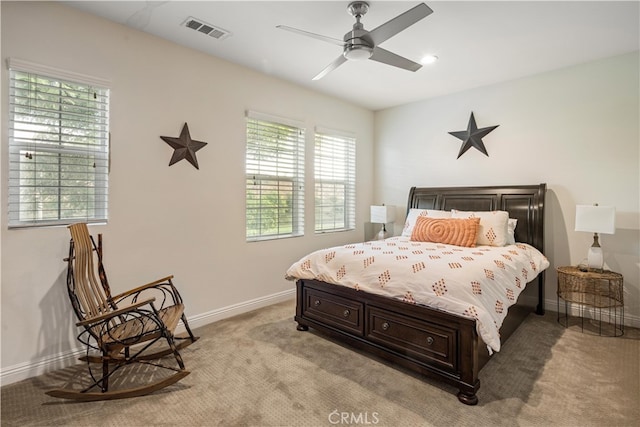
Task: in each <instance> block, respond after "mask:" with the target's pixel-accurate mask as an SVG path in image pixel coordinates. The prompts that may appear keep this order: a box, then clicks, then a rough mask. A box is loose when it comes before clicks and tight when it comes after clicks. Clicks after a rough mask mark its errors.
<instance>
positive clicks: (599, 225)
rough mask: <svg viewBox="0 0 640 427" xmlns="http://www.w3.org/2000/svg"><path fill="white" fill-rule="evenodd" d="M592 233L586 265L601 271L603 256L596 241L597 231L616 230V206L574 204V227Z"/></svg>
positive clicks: (611, 231)
mask: <svg viewBox="0 0 640 427" xmlns="http://www.w3.org/2000/svg"><path fill="white" fill-rule="evenodd" d="M575 231H587V232H590V233H593V245H591V247H590V248H589V253H588V255H587V265H588V266H589V268H590V269H594V270H597V271H602V266H603V265H604V256H603V254H602V248H601V247H600V243H599V242H598V233H603V234H614V233H615V231H616V208H615V207H613V206H598V204H597V203H596V204H595V205H576V229H575Z"/></svg>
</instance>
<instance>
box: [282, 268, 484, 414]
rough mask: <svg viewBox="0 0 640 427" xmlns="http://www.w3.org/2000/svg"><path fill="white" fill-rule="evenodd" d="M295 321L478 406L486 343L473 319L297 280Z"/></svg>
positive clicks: (337, 287) (340, 287)
mask: <svg viewBox="0 0 640 427" xmlns="http://www.w3.org/2000/svg"><path fill="white" fill-rule="evenodd" d="M295 320H296V321H297V322H298V329H299V330H306V329H308V328H309V327H312V328H314V329H316V330H318V331H320V332H322V333H324V334H326V335H329V336H331V337H333V338H337V339H339V340H341V341H343V342H345V343H347V344H349V345H351V346H353V347H355V348H358V349H361V350H365V351H367V352H369V353H371V354H374V355H376V356H378V357H381V358H383V359H385V360H388V361H391V362H393V363H395V364H397V365H399V366H403V367H405V368H408V369H410V370H412V371H415V372H418V373H420V374H423V375H426V376H428V377H432V378H437V379H439V380H443V381H446V382H448V383H450V384H452V385H454V386H457V387H458V389H459V390H460V392H459V393H458V399H460V401H461V402H463V403H466V404H468V405H475V404H476V403H477V402H478V398H477V397H476V392H477V391H478V389H479V388H480V381H479V380H478V372H479V370H480V365H479V363H478V352H479V349H478V347H479V345H478V344H479V343H480V342H482V340H481V339H480V338H479V337H478V334H477V332H476V324H475V321H474V320H472V319H467V318H464V317H460V316H454V315H451V314H449V313H446V312H443V311H440V310H436V309H432V308H429V307H425V306H419V305H414V304H408V303H404V302H402V301H398V300H392V299H389V298H385V297H381V296H378V295H373V294H368V293H365V292H361V291H356V290H353V289H349V288H345V287H342V286H336V285H332V284H328V283H324V282H319V281H316V280H298V281H297V307H296V316H295ZM484 351H485V352H486V349H485V350H484Z"/></svg>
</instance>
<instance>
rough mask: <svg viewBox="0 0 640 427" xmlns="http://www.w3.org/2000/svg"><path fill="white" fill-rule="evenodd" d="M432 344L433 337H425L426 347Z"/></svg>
mask: <svg viewBox="0 0 640 427" xmlns="http://www.w3.org/2000/svg"><path fill="white" fill-rule="evenodd" d="M431 344H433V337H427V345H431Z"/></svg>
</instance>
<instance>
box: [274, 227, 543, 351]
mask: <svg viewBox="0 0 640 427" xmlns="http://www.w3.org/2000/svg"><path fill="white" fill-rule="evenodd" d="M547 267H549V261H548V260H547V258H546V257H545V256H544V255H543V254H542V253H540V252H539V251H538V250H537V249H535V248H534V247H532V246H530V245H527V244H523V243H518V244H515V245H509V246H503V247H491V246H478V247H475V248H464V247H459V246H452V245H444V244H440V243H422V242H413V241H410V240H409V239H408V238H407V237H392V238H389V239H386V240H382V241H374V242H365V243H357V244H349V245H345V246H338V247H334V248H329V249H321V250H319V251H316V252H313V253H311V254H309V255H307V256H305V257H303V258H302V259H300V260H299V261H298V262H296V263H294V264H293V265H292V266H291V267H290V268H289V269H288V270H287V273H286V278H287V279H289V280H296V279H318V280H321V281H323V282H328V283H333V284H336V285H343V286H348V287H350V288H353V289H356V290H362V291H365V292H369V293H373V294H379V295H384V296H388V297H392V298H397V299H400V300H403V301H405V302H407V303H411V304H422V305H427V306H430V307H437V308H439V309H442V310H445V311H448V312H450V313H454V314H458V315H462V316H467V317H471V318H475V319H477V322H476V325H477V330H478V334H479V335H480V336H481V337H482V339H483V340H484V342H485V343H486V344H487V346H488V347H489V352H490V353H491V350H495V351H500V334H499V329H500V326H501V325H502V321H503V320H504V318H505V316H506V315H507V309H508V308H509V307H510V306H511V305H513V304H514V303H515V302H516V300H517V298H518V295H520V292H521V291H522V290H523V289H524V287H525V285H526V284H527V282H530V281H531V280H533V279H534V278H535V277H536V276H537V275H538V274H539V273H540V272H541V271H543V270H544V269H546V268H547Z"/></svg>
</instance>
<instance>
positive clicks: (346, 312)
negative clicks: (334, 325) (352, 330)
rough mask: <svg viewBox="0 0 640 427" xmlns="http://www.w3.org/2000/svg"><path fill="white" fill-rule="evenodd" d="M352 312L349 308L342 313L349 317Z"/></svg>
mask: <svg viewBox="0 0 640 427" xmlns="http://www.w3.org/2000/svg"><path fill="white" fill-rule="evenodd" d="M350 314H351V312H350V311H349V310H345V311H344V312H343V313H342V315H343V316H344V317H349V315H350Z"/></svg>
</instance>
